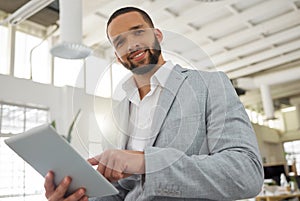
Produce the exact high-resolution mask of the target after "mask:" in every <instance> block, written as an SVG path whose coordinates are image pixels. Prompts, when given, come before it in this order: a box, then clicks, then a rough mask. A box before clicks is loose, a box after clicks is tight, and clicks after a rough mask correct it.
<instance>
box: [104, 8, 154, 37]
mask: <svg viewBox="0 0 300 201" xmlns="http://www.w3.org/2000/svg"><path fill="white" fill-rule="evenodd" d="M130 12H138V13H139V14H141V15H142V17H143V18H144V20H145V21H146V22H147V23H148V24H149V25H150V27H151V28H154V24H153V22H152V19H151V18H150V16H149V15H148V14H147V13H146V12H145V11H143V10H142V9H139V8H136V7H123V8H120V9H118V10H116V11H115V12H114V13H113V14H112V15H111V16H110V17H109V19H108V21H107V24H106V34H107V36H108V33H107V29H108V26H109V24H110V23H111V22H112V21H113V19H115V18H116V17H118V16H119V15H122V14H125V13H130Z"/></svg>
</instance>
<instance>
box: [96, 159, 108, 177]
mask: <svg viewBox="0 0 300 201" xmlns="http://www.w3.org/2000/svg"><path fill="white" fill-rule="evenodd" d="M99 159H100V160H99V163H98V167H97V170H98V172H100V173H101V174H102V175H104V173H105V169H106V164H107V161H108V157H107V156H106V155H102V154H101V155H100V157H99Z"/></svg>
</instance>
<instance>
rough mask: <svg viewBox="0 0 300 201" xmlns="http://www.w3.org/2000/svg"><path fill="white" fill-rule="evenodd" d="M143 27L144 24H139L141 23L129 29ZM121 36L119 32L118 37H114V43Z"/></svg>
mask: <svg viewBox="0 0 300 201" xmlns="http://www.w3.org/2000/svg"><path fill="white" fill-rule="evenodd" d="M142 27H143V25H142V24H139V25H136V26H133V27H130V28H129V31H132V30H136V29H140V28H142ZM120 37H121V34H119V35H118V36H117V37H115V38H114V39H113V43H115V42H116V41H118V40H119V39H120Z"/></svg>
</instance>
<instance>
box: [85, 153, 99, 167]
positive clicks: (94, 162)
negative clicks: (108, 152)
mask: <svg viewBox="0 0 300 201" xmlns="http://www.w3.org/2000/svg"><path fill="white" fill-rule="evenodd" d="M100 160H101V155H98V156H94V157H93V158H89V159H88V160H87V161H88V162H89V163H90V164H91V165H98V164H99V161H100Z"/></svg>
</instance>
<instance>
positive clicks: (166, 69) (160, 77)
mask: <svg viewBox="0 0 300 201" xmlns="http://www.w3.org/2000/svg"><path fill="white" fill-rule="evenodd" d="M173 68H174V64H173V63H172V62H171V61H166V63H164V65H162V66H161V67H160V68H159V69H158V70H157V71H156V72H155V73H154V74H153V75H152V77H151V78H150V83H151V91H153V90H154V89H155V88H156V87H157V86H161V87H165V86H166V83H167V80H168V77H169V75H170V73H171V71H172V70H173ZM122 88H123V90H124V91H125V92H126V96H127V98H128V99H129V100H130V101H132V100H134V99H137V98H138V99H139V93H138V88H137V86H136V83H135V80H134V78H133V76H130V77H129V78H128V79H127V80H126V81H125V82H124V83H123V85H122Z"/></svg>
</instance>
